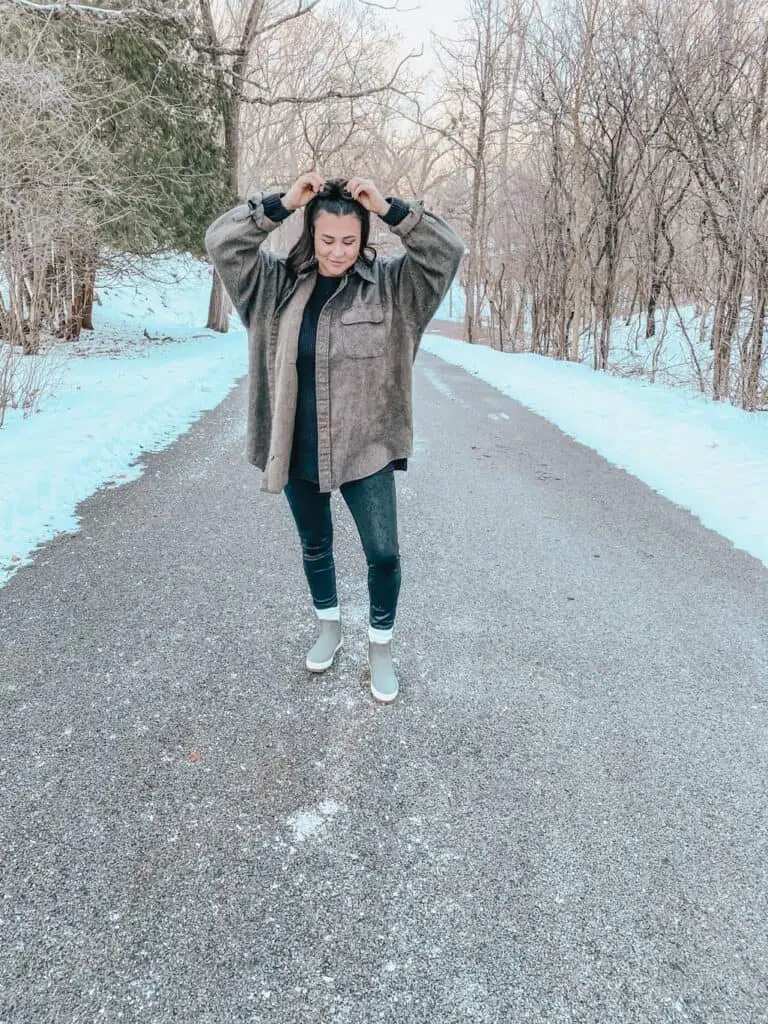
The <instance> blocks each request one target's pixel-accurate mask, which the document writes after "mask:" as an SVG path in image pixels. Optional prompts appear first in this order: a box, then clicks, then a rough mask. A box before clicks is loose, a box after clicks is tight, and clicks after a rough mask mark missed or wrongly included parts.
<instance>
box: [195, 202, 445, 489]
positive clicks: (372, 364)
mask: <svg viewBox="0 0 768 1024" xmlns="http://www.w3.org/2000/svg"><path fill="white" fill-rule="evenodd" d="M266 195H267V193H265V192H262V191H255V190H251V191H250V192H249V193H248V199H247V202H245V203H242V204H240V205H238V206H236V207H235V208H234V209H232V210H229V211H228V212H227V213H225V214H223V215H222V216H221V217H219V218H218V219H217V220H216V221H215V222H214V223H213V224H212V225H211V226H210V228H209V229H208V231H207V232H206V236H205V244H206V248H207V250H208V253H209V255H210V257H211V259H212V261H213V263H214V266H215V267H216V270H217V271H218V273H219V274H220V276H221V279H222V282H223V284H224V287H225V288H226V290H227V293H228V294H229V296H230V298H231V299H232V303H233V305H234V307H235V309H236V310H237V312H238V314H239V315H240V318H241V320H242V321H243V323H244V325H245V327H246V328H247V331H248V355H249V359H248V371H249V373H248V376H249V387H248V420H247V435H246V457H247V458H248V460H249V461H250V462H251V463H253V464H254V465H255V466H258V467H259V469H261V470H263V471H264V477H263V480H262V489H263V490H265V491H268V492H271V493H279V492H280V491H282V489H283V488H284V486H285V484H286V483H287V481H288V474H289V470H290V460H291V448H292V442H293V428H294V421H295V416H296V399H297V390H298V382H297V372H296V357H297V351H298V337H299V330H300V327H301V321H302V316H303V312H304V307H305V305H306V303H307V301H308V299H309V297H310V296H311V294H312V292H313V290H314V286H315V281H316V276H317V273H316V269H314V268H312V269H310V270H307V271H305V272H304V273H302V274H299V275H298V276H296V275H294V274H293V273H292V272H291V271H290V269H289V268H288V266H287V264H286V261H285V256H283V255H280V254H277V253H273V252H269V251H268V250H266V249H265V248H264V247H263V243H264V241H265V240H266V238H267V236H268V235H269V233H270V231H273V230H274V229H275V228H276V227H277V226H278V221H275V220H272V219H271V218H270V217H268V216H267V214H266V213H265V211H264V199H265V197H266ZM407 205H408V213H407V214H406V216H405V217H404V218H403V220H401V221H400V223H398V224H396V225H391V226H390V230H391V231H392V232H394V233H395V234H397V235H399V237H400V238H401V240H402V242H403V247H404V251H403V252H402V253H399V254H397V255H396V256H391V257H379V256H377V257H376V258H375V259H374V260H373V262H372V263H368V262H366V261H365V260H364V259H363V258H362V257H358V259H357V261H356V263H355V265H354V268H353V270H354V273H352V272H350V273H348V274H347V275H345V277H344V278H343V279H342V280H341V282H340V287H339V290H338V292H336V293H335V294H334V296H333V298H332V299H331V300H330V301H329V302H328V303H327V304H326V306H325V307H324V309H323V311H322V313H321V314H320V317H319V319H318V323H317V335H316V348H315V365H316V376H315V383H316V398H317V436H318V484H319V489H320V491H330V490H334V489H335V488H338V487H340V486H341V484H343V483H346V482H347V481H349V480H359V479H361V478H362V477H365V476H370V475H371V474H372V473H375V472H377V471H378V470H380V469H382V468H383V467H384V466H386V465H388V464H389V463H390V462H392V461H394V460H396V459H401V458H407V457H408V456H409V455H411V454H412V448H413V411H412V367H413V360H414V359H415V357H416V353H417V351H418V347H419V343H420V341H421V337H422V334H423V333H424V330H425V328H426V326H427V324H428V323H429V321H430V320H431V319H432V317H433V316H434V314H435V312H436V311H437V308H438V306H439V305H440V303H441V302H442V300H443V298H444V296H445V295H446V293H447V291H448V288H449V287H450V285H451V282H452V281H453V278H454V277H455V275H456V271H457V270H458V266H459V262H460V261H461V258H462V256H463V254H464V243H463V241H462V240H461V238H460V237H459V236H458V234H457V233H456V232H455V231H454V230H453V228H451V227H450V226H449V225H448V224H447V223H446V221H444V220H443V219H442V218H441V217H439V216H438V215H437V214H434V213H430V212H429V211H427V210H425V209H424V206H423V204H422V203H421V202H419V201H417V200H411V201H408V204H407Z"/></svg>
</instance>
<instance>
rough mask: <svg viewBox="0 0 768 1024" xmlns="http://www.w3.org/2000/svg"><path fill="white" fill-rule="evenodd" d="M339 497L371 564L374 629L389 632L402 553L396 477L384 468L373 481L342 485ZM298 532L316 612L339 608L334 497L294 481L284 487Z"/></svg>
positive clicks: (366, 480) (301, 482)
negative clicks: (398, 533) (332, 504)
mask: <svg viewBox="0 0 768 1024" xmlns="http://www.w3.org/2000/svg"><path fill="white" fill-rule="evenodd" d="M340 490H341V493H342V496H343V498H344V500H345V501H346V503H347V507H348V508H349V511H350V512H351V513H352V517H353V518H354V520H355V525H356V526H357V532H358V533H359V534H360V540H361V541H362V544H363V551H364V552H365V558H366V561H367V562H368V593H369V596H370V602H371V608H370V624H371V625H372V626H373V627H374V628H375V629H391V628H392V626H393V625H394V622H395V614H396V612H397V598H398V595H399V593H400V549H399V546H398V541H397V500H396V492H395V474H394V471H393V470H392V469H389V468H387V469H385V470H382V471H381V472H379V473H374V474H373V476H367V477H364V478H363V479H362V480H354V481H352V482H350V483H346V484H342V485H341V488H340ZM285 496H286V498H287V499H288V504H289V505H290V507H291V512H292V513H293V518H294V519H295V521H296V527H297V529H298V531H299V538H300V540H301V547H302V552H303V556H304V572H305V574H306V577H307V583H309V590H310V593H311V594H312V601H313V604H314V605H315V607H316V608H333V607H334V606H335V605H336V604H338V595H337V592H336V567H335V565H334V561H333V522H332V519H331V496H330V494H328V493H327V492H326V493H323V494H321V493H320V492H319V489H318V485H317V484H313V483H310V482H309V481H308V480H297V479H293V478H291V480H289V482H288V484H287V486H286V488H285Z"/></svg>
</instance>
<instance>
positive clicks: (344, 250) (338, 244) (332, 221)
mask: <svg viewBox="0 0 768 1024" xmlns="http://www.w3.org/2000/svg"><path fill="white" fill-rule="evenodd" d="M359 252H360V221H359V220H358V218H357V217H356V216H355V215H354V213H345V214H344V216H343V217H339V216H338V215H337V214H335V213H329V212H328V211H327V210H321V211H320V213H318V215H317V217H315V256H316V257H317V266H318V270H319V271H320V273H321V274H324V275H325V277H339V276H340V275H341V274H345V273H346V272H347V270H349V268H350V267H351V266H352V264H353V263H354V262H355V260H356V259H357V256H358V253H359Z"/></svg>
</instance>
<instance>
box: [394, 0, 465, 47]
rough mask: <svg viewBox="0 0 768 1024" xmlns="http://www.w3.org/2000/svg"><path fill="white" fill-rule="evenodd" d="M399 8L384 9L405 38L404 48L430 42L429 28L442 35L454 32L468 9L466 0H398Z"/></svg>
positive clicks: (449, 34) (425, 45) (426, 45)
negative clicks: (396, 9)
mask: <svg viewBox="0 0 768 1024" xmlns="http://www.w3.org/2000/svg"><path fill="white" fill-rule="evenodd" d="M398 6H399V7H400V10H399V11H390V12H382V13H384V14H385V17H386V20H387V21H388V22H389V23H390V24H392V25H394V26H395V27H396V28H397V30H398V31H399V32H400V33H401V35H402V36H403V37H404V40H405V49H406V51H407V50H409V49H418V48H419V45H420V44H421V43H423V44H424V51H425V53H426V51H427V49H428V46H429V31H430V29H432V30H433V31H434V32H437V33H438V34H439V35H445V36H453V35H455V34H456V33H455V26H454V22H455V20H456V18H459V17H461V16H462V15H463V14H464V13H465V10H466V7H465V3H464V0H398Z"/></svg>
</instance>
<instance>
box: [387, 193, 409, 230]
mask: <svg viewBox="0 0 768 1024" xmlns="http://www.w3.org/2000/svg"><path fill="white" fill-rule="evenodd" d="M385 198H386V200H387V202H388V203H389V209H388V210H387V212H386V213H385V214H383V216H382V217H381V219H382V220H383V221H384V223H385V224H389V226H390V227H394V226H395V224H399V223H400V221H401V220H403V219H404V217H406V215H407V214H408V210H409V206H408V204H407V203H406V202H405V201H404V200H402V199H398V197H397V196H386V197H385Z"/></svg>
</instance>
